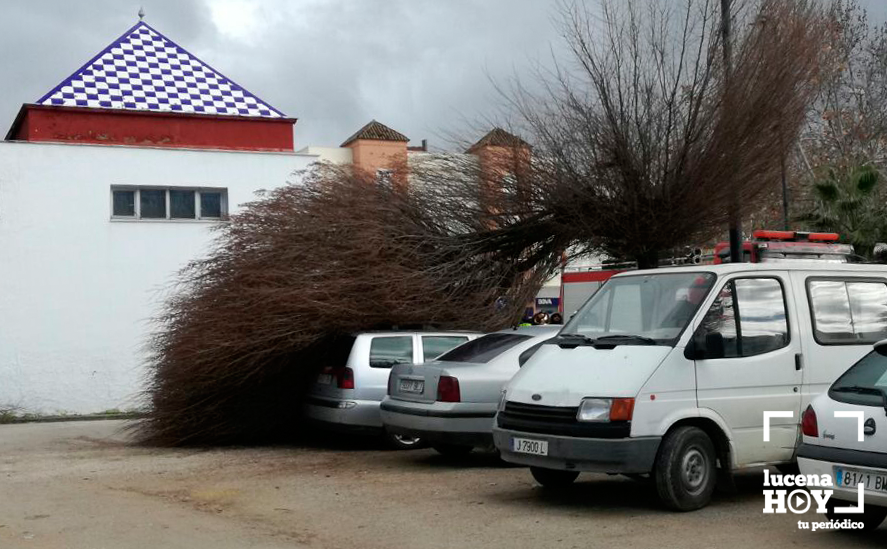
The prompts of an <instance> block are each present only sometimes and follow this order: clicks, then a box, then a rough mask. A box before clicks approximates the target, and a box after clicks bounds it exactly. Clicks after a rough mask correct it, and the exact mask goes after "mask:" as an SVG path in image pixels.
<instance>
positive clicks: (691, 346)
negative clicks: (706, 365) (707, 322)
mask: <svg viewBox="0 0 887 549" xmlns="http://www.w3.org/2000/svg"><path fill="white" fill-rule="evenodd" d="M705 343H706V341H705V334H704V332H703V330H702V329H699V330H696V331H695V332H693V337H691V338H690V342H689V343H688V344H687V347H686V348H685V349H684V358H686V359H687V360H703V359H705V355H706V350H707V349H706V344H705Z"/></svg>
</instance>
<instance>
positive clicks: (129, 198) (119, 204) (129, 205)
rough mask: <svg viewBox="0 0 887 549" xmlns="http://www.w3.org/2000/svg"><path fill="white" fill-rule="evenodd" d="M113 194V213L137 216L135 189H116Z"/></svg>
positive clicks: (116, 215) (122, 215)
mask: <svg viewBox="0 0 887 549" xmlns="http://www.w3.org/2000/svg"><path fill="white" fill-rule="evenodd" d="M112 196H113V202H114V206H113V213H112V215H114V216H115V217H135V215H136V192H135V191H114V193H113V195H112Z"/></svg>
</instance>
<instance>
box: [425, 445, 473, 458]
mask: <svg viewBox="0 0 887 549" xmlns="http://www.w3.org/2000/svg"><path fill="white" fill-rule="evenodd" d="M431 447H432V448H434V449H435V450H436V451H437V453H438V454H441V455H443V456H447V457H459V456H465V455H468V454H470V453H471V451H472V450H474V447H473V446H460V445H458V444H433V445H432V446H431Z"/></svg>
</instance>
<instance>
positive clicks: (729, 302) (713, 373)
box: [694, 271, 802, 466]
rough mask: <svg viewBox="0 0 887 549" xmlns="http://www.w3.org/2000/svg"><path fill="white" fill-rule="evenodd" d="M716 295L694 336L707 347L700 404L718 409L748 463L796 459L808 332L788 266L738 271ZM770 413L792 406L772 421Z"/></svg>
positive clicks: (699, 371) (699, 376)
mask: <svg viewBox="0 0 887 549" xmlns="http://www.w3.org/2000/svg"><path fill="white" fill-rule="evenodd" d="M719 284H721V286H720V287H719V288H717V291H718V293H717V294H715V296H716V297H715V300H714V302H713V303H712V305H711V307H710V308H709V310H708V311H707V313H706V314H705V316H704V317H703V319H702V321H701V323H700V325H699V326H698V328H697V330H696V332H695V334H694V340H695V342H697V343H700V347H703V348H704V349H705V352H704V358H701V359H699V360H696V396H697V402H698V405H699V407H700V408H708V409H711V410H713V411H714V412H716V413H717V414H718V415H719V416H720V417H721V418H723V419H724V421H726V423H727V425H728V426H729V427H730V429H731V431H732V436H733V442H734V447H735V448H734V449H735V452H736V461H737V463H738V464H739V465H740V466H746V465H751V464H756V463H767V462H770V463H772V462H780V461H789V460H790V459H791V458H792V456H793V455H794V449H795V444H796V442H797V438H798V422H799V414H800V407H801V396H800V387H801V380H802V372H801V370H800V369H799V366H800V362H799V361H800V358H801V357H800V353H801V336H800V332H799V329H798V322H797V321H796V320H795V318H794V317H795V315H794V311H795V310H796V309H795V306H794V299H793V295H792V291H791V290H792V285H791V280H790V279H789V276H788V273H787V272H780V271H774V272H768V273H766V274H760V275H758V274H755V275H753V276H748V275H747V274H743V273H738V274H737V275H735V276H732V277H730V278H728V279H727V280H726V281H722V282H719ZM765 411H784V412H791V413H792V416H793V417H791V418H773V419H771V420H770V429H769V438H770V440H769V442H765V441H764V421H763V416H764V412H765Z"/></svg>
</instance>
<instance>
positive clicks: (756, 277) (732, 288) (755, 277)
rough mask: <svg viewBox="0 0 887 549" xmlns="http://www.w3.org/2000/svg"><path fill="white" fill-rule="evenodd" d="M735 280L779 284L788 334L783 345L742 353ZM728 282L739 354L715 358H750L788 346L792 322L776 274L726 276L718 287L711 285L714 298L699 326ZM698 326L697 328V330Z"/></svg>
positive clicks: (739, 302)
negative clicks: (722, 283)
mask: <svg viewBox="0 0 887 549" xmlns="http://www.w3.org/2000/svg"><path fill="white" fill-rule="evenodd" d="M737 280H775V281H776V282H777V283H778V284H779V289H780V291H781V292H782V309H783V310H784V311H785V333H786V335H787V336H788V337H787V338H786V340H785V345H783V346H781V347H777V348H776V349H771V350H769V351H767V352H766V353H757V354H754V355H746V354H743V353H742V302H741V300H740V299H739V296H738V295H737V293H736V281H737ZM728 284H729V285H730V291H731V292H732V294H733V310H734V311H735V313H734V314H735V315H736V340H737V351H739V356H731V357H721V358H718V359H716V360H734V359H737V358H751V357H756V356H763V355H766V354H770V353H773V352H776V351H781V350H782V349H785V348H787V347H790V346H791V344H792V322H791V315H790V314H789V311H790V310H789V306H788V294H787V293H786V291H785V283H784V281H783V280H782V278H780V277H778V276H776V275H765V276H759V275H740V276H735V277H732V278H728V279H727V281H726V282H725V283H724V285H723V286H721V287H720V288H718V289H717V290H716V289H715V286H712V288H711V290H710V291H711V292H714V296H715V298H714V300H712V302H711V304H709V307H708V309H706V310H705V313H704V314H703V315H702V317H700V319H699V321H700V324H699V328H702V326H703V324H702V321H703V320H705V317H706V316H708V312H709V311H710V310H711V307H712V306H713V305H714V302H715V300H717V299H718V297H717V296H718V295H719V294H720V293H721V291H723V289H724V288H725V287H726V286H727V285H728ZM699 328H697V330H698V329H699ZM693 333H694V334H695V333H696V331H695V330H694V332H693Z"/></svg>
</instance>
